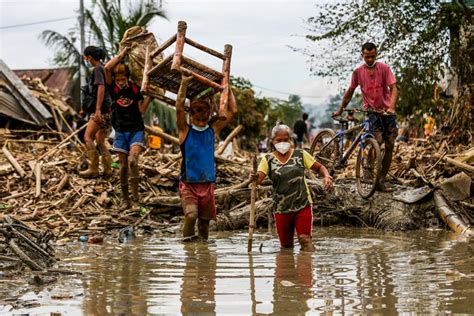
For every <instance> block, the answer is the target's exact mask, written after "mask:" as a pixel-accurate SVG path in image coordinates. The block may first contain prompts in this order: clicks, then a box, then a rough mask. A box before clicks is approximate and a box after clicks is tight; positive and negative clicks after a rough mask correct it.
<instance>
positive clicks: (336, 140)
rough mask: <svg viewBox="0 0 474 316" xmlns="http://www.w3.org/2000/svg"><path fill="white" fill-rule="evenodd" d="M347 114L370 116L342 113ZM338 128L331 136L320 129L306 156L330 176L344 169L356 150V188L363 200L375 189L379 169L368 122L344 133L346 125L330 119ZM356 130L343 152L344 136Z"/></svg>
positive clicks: (376, 145)
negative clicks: (314, 160) (337, 123)
mask: <svg viewBox="0 0 474 316" xmlns="http://www.w3.org/2000/svg"><path fill="white" fill-rule="evenodd" d="M344 111H346V112H348V111H357V112H363V113H365V114H368V113H370V112H371V111H370V110H361V109H346V110H344ZM334 120H336V121H338V122H339V124H340V126H341V128H340V130H339V131H338V132H337V133H335V132H334V131H333V130H332V129H329V128H327V129H323V130H321V131H319V132H318V133H317V134H316V136H315V137H314V139H313V141H312V143H311V149H310V153H311V155H313V157H314V158H315V159H316V160H317V161H319V162H320V163H322V164H323V165H324V166H325V167H326V168H327V169H328V171H329V172H330V173H331V174H334V172H335V169H337V168H344V167H346V166H347V161H348V160H349V158H350V156H351V154H352V153H353V151H354V149H355V148H356V146H359V151H358V153H357V160H356V184H357V191H358V193H359V195H360V196H361V197H362V198H364V199H367V198H369V197H371V196H372V195H373V194H374V192H375V189H376V186H377V183H378V181H379V179H380V173H381V169H382V153H381V151H380V146H379V143H378V142H377V140H376V139H375V136H374V135H373V134H372V133H371V132H370V131H369V121H368V119H367V115H366V118H365V119H364V121H363V122H362V123H361V124H359V125H356V126H354V127H352V128H350V129H348V123H349V121H348V120H346V119H344V118H342V117H334ZM357 130H359V132H358V134H357V136H356V137H355V139H354V140H353V141H352V144H351V145H350V146H349V148H348V149H347V150H346V151H344V138H345V136H347V135H348V134H350V133H352V132H354V131H357Z"/></svg>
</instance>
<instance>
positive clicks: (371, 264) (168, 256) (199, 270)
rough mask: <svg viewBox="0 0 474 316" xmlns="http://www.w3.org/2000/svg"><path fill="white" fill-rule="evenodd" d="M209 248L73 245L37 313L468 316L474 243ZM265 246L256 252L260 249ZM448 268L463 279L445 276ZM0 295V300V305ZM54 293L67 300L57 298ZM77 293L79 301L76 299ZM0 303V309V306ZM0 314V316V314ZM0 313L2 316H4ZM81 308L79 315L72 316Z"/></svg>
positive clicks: (386, 236) (222, 239) (435, 240)
mask: <svg viewBox="0 0 474 316" xmlns="http://www.w3.org/2000/svg"><path fill="white" fill-rule="evenodd" d="M213 237H214V238H213V241H212V242H210V243H200V242H198V243H190V244H182V243H181V242H180V240H179V239H177V238H161V239H160V238H153V237H152V238H146V239H144V240H139V239H137V240H136V241H135V242H134V243H132V244H127V245H120V244H117V243H116V242H115V241H111V242H109V243H105V244H104V245H102V246H99V245H88V246H85V247H84V246H80V245H77V244H75V245H72V246H71V248H73V249H74V250H75V252H73V253H72V254H71V255H69V256H70V257H74V256H77V257H79V256H82V257H84V256H85V257H86V258H85V259H81V260H75V261H73V263H72V266H71V267H70V268H72V269H77V270H80V271H81V272H83V273H84V274H83V275H82V276H81V277H80V278H77V279H70V278H65V279H64V281H62V282H59V283H58V284H57V285H55V286H54V287H53V288H47V289H44V290H42V291H40V293H39V294H38V293H35V292H31V291H29V292H27V293H25V294H24V297H25V300H26V299H28V300H32V299H34V298H36V300H37V301H38V302H39V303H40V304H42V306H41V307H39V308H24V309H21V311H22V312H24V313H35V312H43V313H44V311H45V310H47V311H60V312H64V313H66V312H71V310H72V309H71V308H72V307H71V306H73V307H74V313H73V314H74V315H76V314H80V311H82V313H83V314H84V315H117V314H123V315H157V314H158V315H179V314H183V315H190V314H197V315H221V314H239V315H305V314H327V315H332V314H345V313H349V314H379V315H382V314H383V315H385V314H399V313H407V314H413V313H416V314H437V313H450V312H453V313H471V312H472V311H473V310H474V308H473V302H474V251H473V248H474V242H473V241H472V240H463V239H459V238H453V235H451V234H446V233H444V232H426V231H425V232H410V233H409V234H408V233H383V232H380V231H373V230H364V229H354V228H330V229H319V230H318V232H317V234H316V235H315V244H316V247H317V250H316V252H315V253H313V254H308V253H299V252H298V250H294V251H292V250H280V248H279V242H278V239H277V238H276V236H272V235H270V234H256V236H255V241H254V242H255V251H254V252H253V253H252V254H250V255H249V254H247V250H246V245H247V242H246V237H247V236H246V234H245V233H238V232H229V233H220V234H219V235H217V236H213ZM260 243H263V248H262V252H259V251H258V250H257V249H258V246H257V245H259V244H260ZM447 269H450V270H458V271H460V272H462V273H464V274H465V275H466V276H449V275H447V274H446V271H447ZM5 293H6V292H4V291H0V301H1V300H4V299H5V298H7V297H8V296H7V294H5ZM55 293H73V298H72V299H69V300H62V301H61V300H60V299H56V298H54V296H55V295H54V294H55ZM81 294H82V295H81ZM0 305H1V304H0ZM0 310H2V309H1V308H0ZM2 311H3V310H2ZM76 311H79V312H76Z"/></svg>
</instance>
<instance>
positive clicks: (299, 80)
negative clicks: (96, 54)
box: [0, 0, 341, 105]
mask: <svg viewBox="0 0 474 316" xmlns="http://www.w3.org/2000/svg"><path fill="white" fill-rule="evenodd" d="M84 2H85V6H86V7H89V6H90V4H91V1H90V0H84ZM317 2H318V0H287V1H275V0H248V1H247V0H178V1H164V9H165V11H166V14H167V16H168V20H163V19H156V20H155V22H154V23H153V24H152V25H151V26H150V27H149V28H148V30H149V31H151V32H153V33H154V34H155V36H156V37H157V39H158V41H159V42H160V43H161V42H163V41H164V40H166V39H168V38H169V37H170V36H171V35H173V33H175V32H176V26H177V21H179V20H185V21H186V22H187V24H188V30H187V36H188V37H190V38H192V39H194V40H196V41H198V42H201V43H202V44H204V45H206V46H208V47H211V48H214V49H216V50H220V51H222V50H223V47H224V44H226V43H229V44H231V45H232V46H233V56H232V65H231V74H232V75H234V76H241V77H245V78H247V79H249V80H250V81H251V82H252V83H253V84H254V85H256V86H258V87H255V91H257V92H261V94H262V95H264V96H269V97H278V98H281V99H286V98H287V97H288V96H287V95H285V94H282V93H277V92H272V91H270V90H275V91H281V92H286V93H293V94H298V95H301V96H302V99H303V102H304V103H311V104H315V105H317V104H322V103H323V102H324V101H325V100H326V99H327V98H328V96H330V95H331V94H335V93H337V92H338V90H339V89H340V88H341V87H340V86H337V85H336V84H329V83H328V80H327V79H324V78H316V77H312V76H310V73H309V70H308V69H309V66H308V64H307V61H306V57H305V56H303V55H302V54H300V53H295V52H293V51H292V50H291V49H290V48H288V45H290V46H295V47H304V46H306V42H305V40H304V38H302V37H301V35H302V34H304V20H305V19H306V18H308V17H310V16H314V15H315V12H316V5H315V3H317ZM78 8H79V0H56V1H53V0H0V17H1V18H0V27H1V28H0V58H1V59H3V60H4V61H5V62H6V63H7V65H9V67H10V68H12V69H30V68H31V69H34V68H48V67H52V66H53V65H52V63H51V60H52V56H53V50H52V49H50V48H47V47H45V46H44V44H43V43H42V42H40V41H39V39H38V35H39V34H40V33H41V32H42V31H43V30H45V29H51V30H55V31H58V32H60V33H62V34H65V33H67V32H69V31H71V29H72V28H73V27H74V25H75V23H76V21H77V20H75V19H69V20H64V21H56V22H49V23H44V24H36V25H30V26H22V27H13V28H5V27H6V26H13V25H18V24H26V23H32V22H39V21H45V20H52V19H60V18H68V17H73V16H75V15H76V14H77V13H76V10H77V9H78ZM170 53H172V52H171V51H169V50H168V51H167V52H166V54H170ZM188 54H189V55H190V56H191V57H193V56H194V57H195V58H197V59H198V60H200V61H203V63H206V64H209V65H210V66H214V65H216V64H213V61H211V60H205V61H204V60H203V59H202V56H201V55H198V54H197V53H195V52H194V51H193V52H191V51H189V52H188ZM197 55H198V56H197ZM259 87H263V88H266V89H269V90H264V89H260V88H259Z"/></svg>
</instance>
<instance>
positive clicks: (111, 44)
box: [39, 0, 166, 71]
mask: <svg viewBox="0 0 474 316" xmlns="http://www.w3.org/2000/svg"><path fill="white" fill-rule="evenodd" d="M84 16H85V24H86V27H87V36H86V38H87V39H88V40H87V41H86V43H87V44H86V46H87V45H96V46H101V47H103V48H105V49H106V50H107V52H108V53H109V54H112V55H114V54H116V53H117V49H118V45H117V44H118V42H119V41H120V40H121V39H122V37H123V34H124V33H125V31H126V30H127V29H128V28H130V27H132V26H135V25H138V26H143V27H147V26H148V25H150V23H151V22H152V21H153V19H155V18H157V17H161V18H166V15H165V13H164V11H163V9H162V8H161V3H160V4H157V3H156V1H155V0H139V1H133V0H127V1H121V0H94V1H93V6H92V8H91V9H90V10H89V9H86V10H85V12H84ZM79 33H80V32H79V26H78V25H77V26H76V27H75V28H74V29H73V30H72V31H71V32H69V33H68V34H66V35H63V34H60V33H58V32H55V31H51V30H45V31H43V32H42V33H41V34H40V36H39V37H40V39H41V40H42V41H43V42H44V43H45V45H46V46H48V47H52V48H54V49H55V51H56V52H55V56H54V59H53V61H54V63H55V64H56V65H58V66H62V67H72V68H73V69H74V70H75V71H77V70H78V69H79V65H80V63H83V61H82V58H81V53H82V52H80V51H79V49H78V48H77V46H76V44H77V41H78V38H77V35H76V34H79Z"/></svg>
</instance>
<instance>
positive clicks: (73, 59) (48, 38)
mask: <svg viewBox="0 0 474 316" xmlns="http://www.w3.org/2000/svg"><path fill="white" fill-rule="evenodd" d="M39 39H40V40H41V41H43V43H44V44H45V45H46V46H48V47H51V48H53V49H55V50H56V56H55V58H54V60H55V62H57V63H58V64H59V65H60V66H76V67H77V65H79V63H80V62H81V53H80V52H79V51H78V50H77V48H76V46H75V45H74V42H73V40H72V39H70V38H68V37H66V36H64V35H62V34H59V33H58V32H55V31H51V30H45V31H43V32H42V33H41V34H40V35H39Z"/></svg>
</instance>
